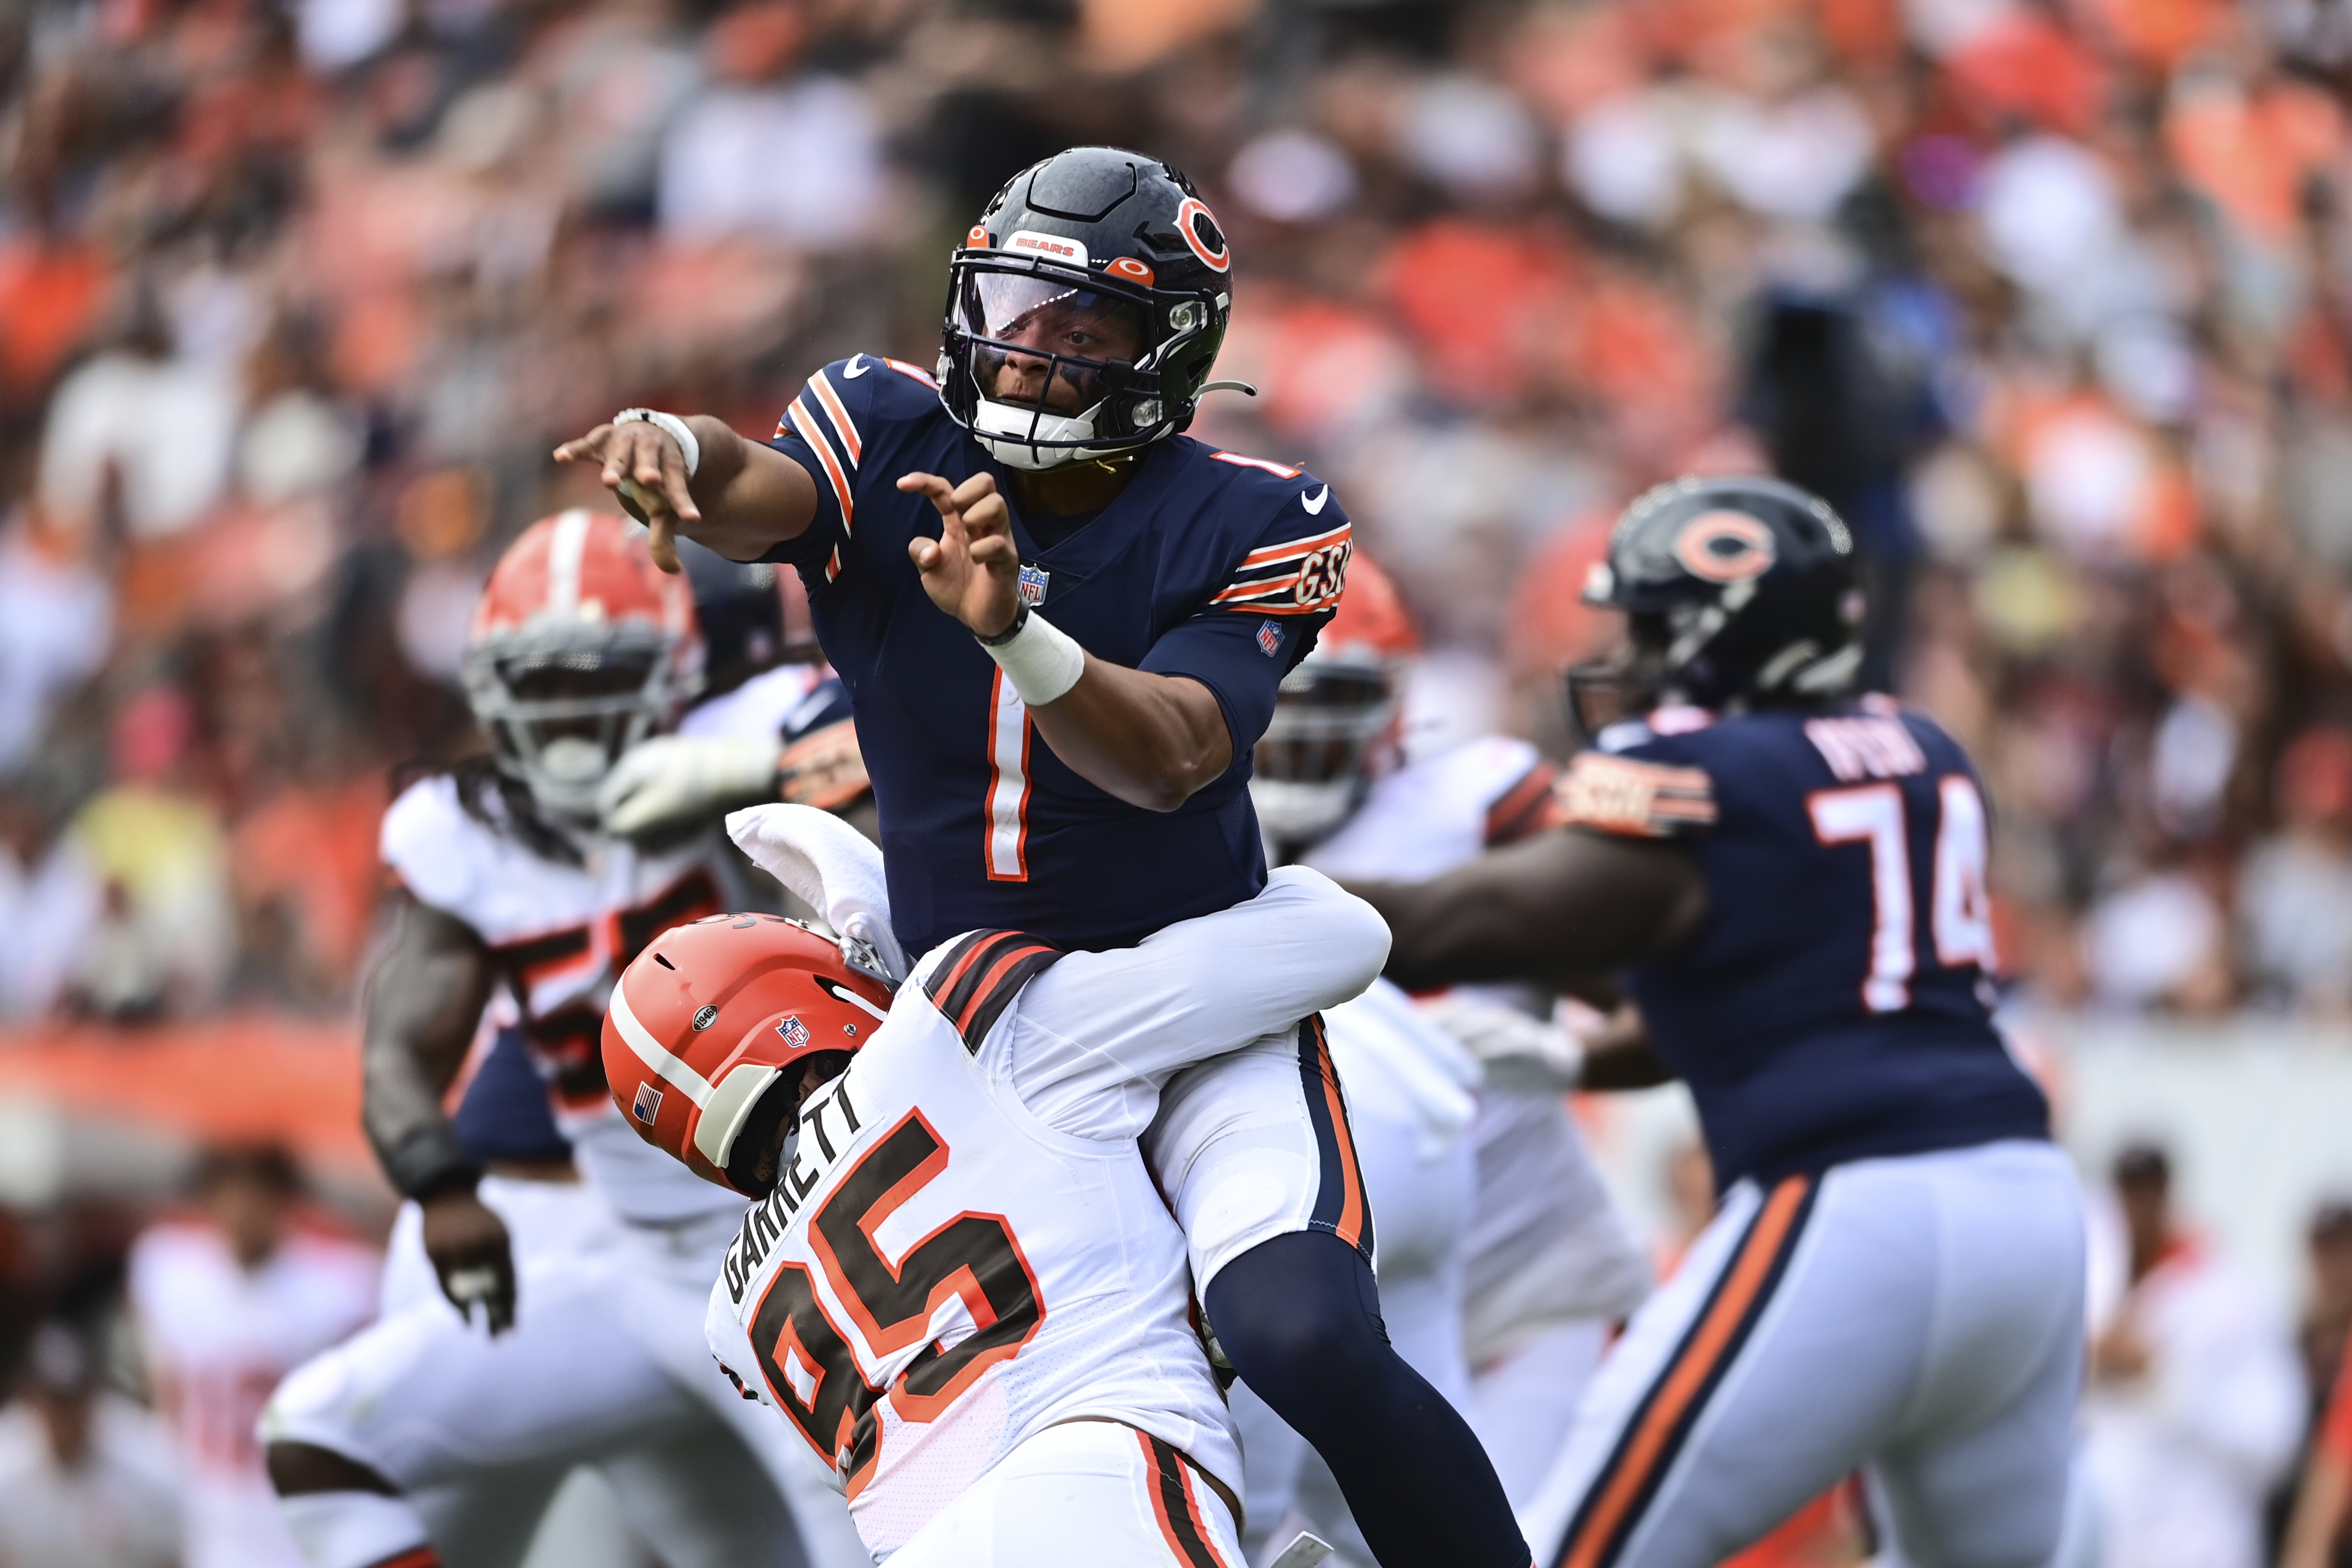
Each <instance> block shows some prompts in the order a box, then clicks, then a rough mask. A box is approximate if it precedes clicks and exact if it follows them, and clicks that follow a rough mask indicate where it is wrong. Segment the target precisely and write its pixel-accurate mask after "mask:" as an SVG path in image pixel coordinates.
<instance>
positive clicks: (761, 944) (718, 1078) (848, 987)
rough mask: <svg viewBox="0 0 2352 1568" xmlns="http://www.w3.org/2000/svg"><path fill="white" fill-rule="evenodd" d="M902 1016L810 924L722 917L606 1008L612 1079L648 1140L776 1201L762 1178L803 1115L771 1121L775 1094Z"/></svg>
mask: <svg viewBox="0 0 2352 1568" xmlns="http://www.w3.org/2000/svg"><path fill="white" fill-rule="evenodd" d="M889 1010H890V993H889V992H888V990H887V989H886V988H885V987H884V986H883V985H882V984H880V983H879V982H878V981H876V980H873V979H871V978H869V977H868V976H866V975H863V974H859V973H856V972H855V971H853V970H852V969H850V967H849V966H848V965H847V964H846V963H843V962H842V956H841V949H840V948H839V947H838V946H837V945H835V943H834V942H831V941H830V940H828V939H826V938H824V937H822V936H819V935H818V934H817V933H816V932H815V931H812V930H810V929H809V928H808V927H807V926H804V925H803V924H801V923H800V922H799V921H788V920H786V919H784V918H783V917H782V915H710V916H708V917H706V918H705V919H702V920H698V921H690V922H688V924H685V925H682V926H673V927H671V928H670V929H669V930H668V931H664V932H662V934H661V935H659V936H657V937H656V938H654V940H653V941H652V942H650V943H648V944H647V945H646V950H645V951H644V952H640V953H639V954H637V956H636V958H635V960H634V961H632V962H631V963H630V964H629V966H628V968H626V969H625V970H623V971H622V972H621V979H620V984H617V985H615V986H614V987H613V996H612V1000H611V1001H610V1002H608V1003H607V1004H606V1005H605V1009H604V1078H605V1081H606V1082H607V1083H608V1084H609V1085H610V1086H611V1088H612V1090H613V1101H614V1104H616V1105H618V1106H619V1107H620V1108H621V1114H622V1115H624V1116H625V1117H627V1118H628V1120H629V1125H630V1126H632V1127H634V1128H635V1129H636V1130H637V1135H638V1136H639V1137H641V1138H643V1139H644V1140H645V1141H646V1142H648V1143H651V1144H652V1145H653V1146H654V1147H655V1148H656V1149H659V1150H660V1151H662V1152H664V1153H666V1154H668V1155H670V1156H671V1157H672V1158H674V1159H677V1160H679V1161H682V1162H684V1163H685V1165H686V1167H687V1169H688V1170H690V1171H692V1172H693V1173H695V1174H696V1175H698V1176H700V1177H702V1178H703V1179H704V1180H706V1181H712V1182H717V1183H718V1184H719V1185H721V1186H725V1187H732V1188H733V1189H734V1190H735V1191H737V1192H739V1193H742V1194H745V1195H747V1196H750V1197H755V1198H756V1197H764V1196H766V1195H767V1194H766V1190H765V1189H764V1188H762V1187H761V1186H759V1185H758V1184H756V1183H754V1182H753V1181H752V1180H751V1167H752V1165H753V1163H754V1162H755V1160H756V1156H757V1152H758V1149H759V1148H760V1147H761V1146H762V1145H764V1144H765V1143H766V1142H767V1135H768V1134H769V1133H770V1132H772V1131H773V1130H774V1127H775V1124H776V1119H777V1118H778V1117H779V1116H782V1115H785V1114H789V1113H790V1112H791V1110H792V1109H793V1108H792V1106H791V1105H789V1104H784V1105H780V1106H769V1107H766V1108H765V1109H764V1110H763V1109H762V1106H761V1101H762V1100H763V1099H765V1098H766V1097H767V1091H768V1089H769V1088H770V1087H771V1086H772V1085H774V1084H775V1083H776V1082H777V1080H778V1079H782V1078H783V1077H784V1076H785V1074H786V1069H787V1068H793V1066H794V1064H796V1063H798V1062H800V1061H803V1060H804V1059H805V1058H809V1057H813V1056H816V1055H818V1054H819V1053H821V1052H824V1051H856V1050H857V1049H859V1048H860V1047H863V1046H864V1045H865V1044H866V1041H868V1040H870V1039H872V1038H873V1037H874V1031H875V1030H876V1029H877V1028H879V1027H880V1026H881V1024H882V1020H883V1018H884V1017H885V1016H887V1014H888V1013H889ZM797 1076H798V1074H797V1073H796V1072H795V1073H794V1074H793V1077H794V1078H797ZM747 1132H751V1133H754V1134H755V1135H754V1136H751V1137H749V1138H747V1137H746V1136H745V1134H746V1133H747Z"/></svg>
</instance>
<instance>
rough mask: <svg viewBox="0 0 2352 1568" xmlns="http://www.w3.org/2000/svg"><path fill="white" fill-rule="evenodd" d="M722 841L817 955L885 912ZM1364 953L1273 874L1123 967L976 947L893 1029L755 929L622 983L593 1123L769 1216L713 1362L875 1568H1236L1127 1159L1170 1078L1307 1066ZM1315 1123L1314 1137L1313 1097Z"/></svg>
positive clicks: (1183, 1290) (857, 995)
mask: <svg viewBox="0 0 2352 1568" xmlns="http://www.w3.org/2000/svg"><path fill="white" fill-rule="evenodd" d="M729 827H730V831H731V832H732V833H733V834H734V836H735V838H736V841H737V842H738V843H739V844H740V845H741V846H742V847H743V848H744V849H745V850H746V851H747V852H748V853H750V854H751V856H752V857H753V858H755V859H757V860H759V861H760V863H761V864H762V865H763V866H766V867H768V868H770V869H772V870H773V871H775V872H777V873H778V874H779V876H780V877H781V878H782V879H784V880H785V881H786V882H787V883H788V884H789V885H790V886H792V888H793V891H794V892H795V893H797V894H799V895H800V896H801V897H802V898H803V899H805V900H808V902H809V903H811V904H812V905H813V906H814V907H816V908H818V909H819V910H823V911H824V914H825V916H826V918H827V920H828V921H831V922H832V923H833V924H834V925H835V927H836V929H841V930H855V929H856V920H857V916H858V915H859V914H860V913H863V912H866V911H868V910H874V909H876V908H877V907H878V906H881V905H883V903H884V901H885V900H887V893H885V892H884V891H883V890H882V872H881V866H880V857H879V855H878V854H877V852H876V851H875V849H874V848H873V847H872V846H871V845H870V844H869V843H867V842H866V840H865V839H863V838H861V837H857V836H856V833H855V832H854V831H853V830H852V829H850V828H849V827H848V826H845V825H844V824H842V823H841V822H839V821H838V820H836V819H835V818H833V817H831V816H825V815H824V814H822V813H819V812H815V811H813V810H811V809H810V808H808V807H805V806H792V805H772V806H762V807H759V808H756V809H754V810H751V811H746V812H740V813H738V814H737V815H736V816H733V817H731V818H730V820H729ZM1387 945H1388V935H1387V932H1386V931H1383V930H1382V929H1381V923H1380V921H1379V919H1378V918H1377V917H1376V916H1374V915H1373V914H1372V912H1371V910H1370V909H1368V908H1366V907H1365V906H1364V905H1363V904H1362V903H1361V902H1360V901H1359V900H1354V899H1351V898H1349V897H1348V896H1347V895H1346V894H1344V893H1342V892H1340V891H1339V889H1338V888H1337V887H1336V886H1334V885H1333V884H1332V883H1331V882H1330V881H1329V880H1328V879H1325V878H1323V877H1321V876H1319V875H1318V874H1316V873H1314V872H1312V871H1306V870H1301V869H1295V868H1294V869H1286V870H1284V871H1281V872H1277V873H1276V875H1275V876H1274V877H1273V879H1270V881H1269V883H1268V885H1267V886H1266V887H1265V889H1262V890H1261V891H1260V892H1259V894H1258V895H1257V896H1256V897H1255V898H1254V899H1252V900H1249V901H1248V902H1246V903H1244V904H1242V905H1240V906H1239V907H1237V908H1234V909H1231V910H1222V911H1220V912H1217V913H1214V914H1210V915H1204V916H1200V917H1197V918H1195V919H1192V920H1189V921H1179V922H1177V923H1175V924H1173V925H1171V926H1169V927H1167V928H1165V929H1163V930H1161V931H1158V932H1156V933H1154V934H1153V935H1151V936H1150V937H1148V938H1146V939H1145V940H1144V941H1143V942H1140V943H1139V944H1138V945H1136V946H1135V947H1132V948H1124V949H1113V950H1110V951H1108V952H1063V951H1062V950H1060V949H1058V948H1056V947H1055V946H1054V945H1052V944H1050V943H1048V942H1043V941H1040V940H1039V939H1037V938H1035V937H1034V936H1031V935H1028V934H1027V933H1025V932H1020V931H972V932H970V933H967V934H965V935H963V936H961V937H958V938H955V939H953V940H951V941H950V942H946V943H943V944H942V945H940V947H938V948H936V949H934V950H933V951H932V952H929V953H927V954H925V955H923V956H922V957H921V958H920V959H919V961H918V962H917V963H915V964H914V966H913V968H912V973H910V974H909V975H908V980H907V983H906V984H904V986H903V987H901V988H899V989H898V993H897V996H896V999H895V1000H894V999H893V997H892V995H891V990H890V987H889V986H888V985H887V984H886V983H885V981H886V978H887V970H888V967H889V966H888V965H887V964H886V963H877V962H876V961H875V955H872V954H870V953H869V952H866V950H864V949H862V948H860V947H859V946H857V945H856V944H855V943H851V944H848V945H847V946H846V947H837V946H836V945H835V942H833V941H829V940H827V939H824V938H821V937H819V936H817V935H816V934H815V933H814V931H810V930H808V929H807V928H805V927H803V926H799V925H796V924H793V923H792V922H789V921H783V920H781V919H777V918H775V917H772V916H748V915H747V916H741V917H735V916H719V917H716V918H713V919H710V920H705V921H697V922H695V923H693V924H691V925H688V926H684V927H680V928H678V929H677V930H675V931H668V932H666V933H665V934H664V935H662V936H661V937H660V938H658V939H656V941H655V942H653V943H652V945H651V946H649V947H648V948H647V949H646V952H644V953H643V954H642V955H641V956H640V957H639V958H638V959H637V961H636V962H635V963H633V964H631V965H630V966H629V968H628V970H627V971H626V972H625V973H624V974H623V975H622V977H621V982H620V984H619V985H618V986H617V987H616V988H615V989H614V993H613V1000H612V1005H611V1008H610V1011H609V1012H608V1013H607V1015H606V1017H605V1024H604V1062H605V1071H606V1076H607V1078H608V1079H609V1080H610V1082H611V1083H612V1086H613V1098H614V1102H615V1103H616V1104H618V1105H620V1106H623V1107H625V1109H626V1111H627V1114H628V1117H629V1119H630V1121H631V1122H632V1123H633V1124H634V1125H635V1126H637V1127H638V1128H639V1129H640V1130H641V1131H642V1133H643V1135H644V1136H645V1138H646V1141H647V1142H649V1143H651V1144H653V1145H654V1146H655V1147H656V1148H660V1149H662V1150H665V1151H667V1152H669V1153H670V1154H672V1155H674V1156H676V1157H677V1159H678V1160H679V1161H680V1162H681V1163H683V1164H684V1165H685V1166H686V1167H687V1168H688V1169H689V1170H692V1171H693V1172H695V1173H698V1175H701V1176H704V1177H707V1178H709V1179H710V1180H711V1181H713V1182H714V1183H724V1184H726V1185H727V1186H728V1187H731V1188H733V1189H734V1190H735V1191H736V1192H739V1193H741V1194H746V1195H750V1196H752V1197H756V1198H758V1199H760V1200H761V1201H760V1202H759V1203H757V1204H756V1205H754V1206H753V1207H751V1209H750V1210H749V1212H748V1213H745V1214H744V1215H743V1216H742V1224H741V1226H740V1234H739V1235H738V1236H737V1237H736V1239H735V1241H734V1243H733V1244H732V1246H731V1247H730V1248H729V1250H728V1253H727V1258H726V1263H725V1267H724V1269H723V1271H722V1272H721V1274H720V1276H719V1279H718V1280H717V1281H716V1282H715V1284H714V1285H713V1286H712V1288H711V1290H710V1296H709V1302H710V1306H709V1335H710V1344H711V1348H712V1350H713V1351H714V1352H716V1353H717V1354H718V1356H719V1361H720V1363H721V1364H722V1365H724V1366H725V1367H727V1368H728V1369H729V1370H730V1373H731V1374H732V1375H733V1376H734V1377H735V1378H736V1380H737V1381H738V1382H739V1383H740V1385H741V1386H742V1387H743V1389H744V1390H745V1392H746V1394H747V1396H751V1397H757V1398H758V1399H759V1400H760V1401H761V1402H762V1403H765V1404H768V1405H773V1406H774V1407H775V1408H776V1409H777V1411H778V1412H779V1413H780V1414H781V1415H782V1417H783V1418H784V1424H785V1425H786V1426H788V1427H789V1428H790V1429H791V1430H792V1431H793V1432H795V1433H796V1434H797V1435H798V1436H799V1437H800V1438H802V1439H804V1440H805V1441H806V1442H807V1443H808V1444H809V1445H810V1447H813V1448H814V1450H815V1452H816V1453H817V1454H819V1455H820V1456H822V1457H823V1458H824V1460H825V1462H826V1463H828V1464H829V1465H831V1466H832V1467H833V1468H835V1471H836V1472H837V1473H838V1475H839V1477H840V1479H841V1482H842V1484H843V1486H844V1488H845V1490H846V1491H847V1494H848V1498H849V1506H850V1510H851V1511H852V1513H853V1514H854V1516H855V1517H856V1521H857V1527H858V1531H859V1532H860V1534H862V1535H863V1536H864V1537H865V1540H866V1544H867V1546H868V1547H870V1548H871V1549H872V1551H873V1553H874V1557H875V1560H876V1561H877V1562H879V1561H882V1560H884V1559H886V1558H887V1560H888V1561H889V1562H890V1563H892V1564H893V1565H894V1568H950V1565H951V1568H1051V1565H1054V1564H1063V1563H1066V1564H1071V1565H1073V1568H1076V1565H1077V1564H1095V1563H1118V1564H1121V1565H1123V1568H1124V1565H1134V1568H1145V1565H1149V1564H1167V1565H1168V1568H1244V1560H1243V1558H1242V1555H1241V1552H1240V1550H1239V1545H1238V1542H1236V1540H1235V1538H1234V1537H1235V1529H1236V1527H1237V1525H1238V1522H1239V1520H1238V1514H1239V1509H1238V1507H1237V1504H1236V1501H1235V1499H1234V1488H1235V1486H1236V1485H1237V1483H1238V1482H1239V1480H1240V1468H1241V1463H1240V1461H1241V1456H1240V1453H1239V1452H1238V1450H1237V1448H1236V1446H1235V1443H1234V1431H1233V1426H1232V1423H1231V1421H1230V1419H1229V1418H1228V1416H1227V1415H1226V1411H1225V1407H1224V1404H1223V1400H1222V1399H1220V1398H1219V1396H1218V1389H1217V1384H1216V1382H1215V1380H1214V1377H1213V1374H1212V1373H1211V1370H1210V1366H1209V1363H1208V1358H1207V1356H1206V1354H1205V1353H1204V1352H1203V1350H1202V1344H1201V1341H1200V1339H1199V1337H1198V1335H1197V1333H1196V1332H1195V1331H1194V1329H1193V1326H1192V1318H1191V1308H1192V1286H1191V1276H1190V1270H1189V1268H1188V1266H1187V1260H1186V1256H1185V1242H1184V1237H1183V1236H1182V1234H1181V1232H1180V1231H1179V1230H1178V1228H1177V1226H1176V1225H1175V1223H1174V1222H1173V1220H1172V1219H1171V1216H1170V1215H1169V1213H1168V1211H1167V1208H1166V1207H1165V1205H1163V1204H1162V1202H1161V1200H1160V1194H1159V1192H1158V1190H1157V1188H1156V1186H1155V1184H1154V1181H1153V1178H1152V1176H1151V1173H1150V1171H1149V1170H1148V1169H1147V1168H1146V1166H1145V1164H1144V1163H1143V1161H1142V1159H1141V1158H1140V1156H1139V1148H1138V1146H1137V1142H1136V1141H1137V1139H1138V1137H1139V1135H1140V1134H1141V1133H1142V1131H1144V1129H1145V1128H1146V1127H1147V1126H1148V1125H1149V1124H1150V1121H1151V1120H1152V1117H1153V1114H1154V1112H1155V1110H1156V1108H1157V1102H1158V1099H1159V1094H1160V1089H1161V1088H1162V1087H1163V1086H1164V1085H1165V1084H1166V1083H1167V1082H1168V1080H1169V1079H1171V1077H1172V1076H1173V1075H1174V1074H1175V1073H1177V1072H1178V1071H1179V1070H1180V1069H1181V1068H1184V1067H1185V1066H1187V1065H1189V1064H1191V1063H1192V1062H1196V1061H1199V1060H1201V1059H1202V1058H1204V1057H1207V1056H1210V1055H1213V1054H1215V1053H1218V1052H1221V1051H1228V1050H1232V1049H1234V1048H1235V1047H1238V1046H1240V1045H1241V1044H1243V1043H1244V1042H1245V1041H1248V1040H1250V1039H1254V1038H1255V1037H1259V1036H1261V1035H1264V1034H1266V1033H1269V1032H1273V1033H1280V1034H1285V1035H1293V1036H1295V1035H1297V1034H1298V1033H1299V1032H1301V1031H1305V1032H1306V1033H1307V1034H1309V1035H1310V1036H1319V1034H1320V1030H1321V1026H1320V1024H1319V1023H1318V1020H1317V1019H1316V1018H1315V1016H1314V1012H1315V1009H1317V1008H1318V1007H1328V1006H1331V1005H1335V1004H1337V1003H1339V1002H1342V1001H1345V1000H1346V999H1348V998H1349V996H1351V995H1354V994H1357V993H1359V992H1360V991H1361V990H1362V989H1363V988H1364V987H1365V986H1366V985H1367V984H1370V982H1371V981H1372V979H1373V977H1374V976H1375V975H1376V974H1377V973H1378V971H1379V968H1380V962H1381V958H1382V957H1383V956H1384V955H1385V953H1386V952H1387ZM1302 1017H1303V1018H1305V1020H1306V1021H1305V1022H1304V1023H1301V1022H1299V1020H1300V1019H1301V1018H1302ZM1316 1048H1317V1050H1318V1054H1319V1046H1318V1047H1316ZM1325 1099H1326V1110H1325V1114H1326V1115H1327V1116H1331V1115H1336V1113H1337V1112H1336V1107H1337V1101H1338V1089H1337V1085H1336V1083H1333V1082H1331V1081H1330V1080H1329V1079H1328V1078H1327V1079H1326V1082H1325ZM714 1190H721V1191H723V1189H714Z"/></svg>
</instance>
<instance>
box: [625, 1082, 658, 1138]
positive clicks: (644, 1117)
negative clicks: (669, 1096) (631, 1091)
mask: <svg viewBox="0 0 2352 1568" xmlns="http://www.w3.org/2000/svg"><path fill="white" fill-rule="evenodd" d="M661 1102H662V1091H661V1090H660V1089H656V1088H655V1087H654V1086H653V1085H651V1084H649V1083H641V1084H639V1085H637V1098H636V1099H635V1100H632V1101H631V1102H630V1104H629V1114H630V1115H632V1116H634V1117H635V1118H636V1119H637V1120H638V1121H642V1122H644V1123H645V1124H646V1126H648V1127H651V1126H652V1125H653V1124H654V1118H655V1117H656V1116H659V1115H660V1114H661Z"/></svg>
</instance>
